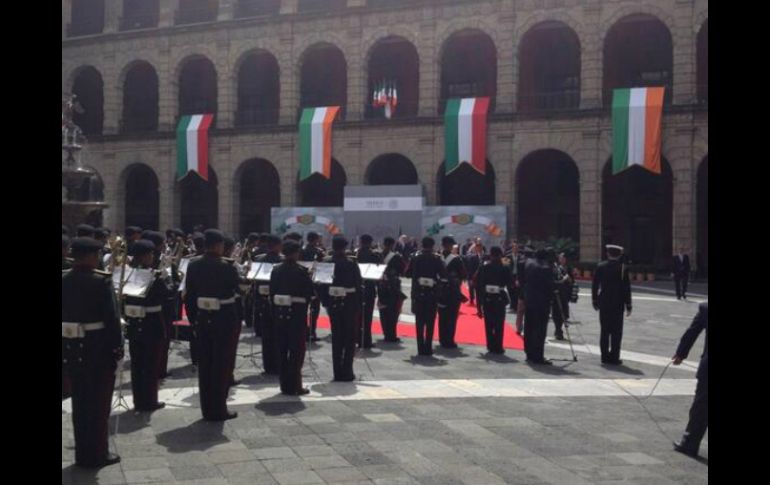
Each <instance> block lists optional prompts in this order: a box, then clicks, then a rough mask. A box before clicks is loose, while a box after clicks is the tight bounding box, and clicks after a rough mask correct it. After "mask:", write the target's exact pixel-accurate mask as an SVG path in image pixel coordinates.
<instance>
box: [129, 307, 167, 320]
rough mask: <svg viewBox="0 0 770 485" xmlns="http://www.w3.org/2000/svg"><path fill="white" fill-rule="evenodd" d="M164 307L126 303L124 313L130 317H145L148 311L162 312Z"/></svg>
mask: <svg viewBox="0 0 770 485" xmlns="http://www.w3.org/2000/svg"><path fill="white" fill-rule="evenodd" d="M161 310H162V307H161V306H160V305H156V306H141V305H126V306H125V307H124V308H123V313H125V314H126V317H128V318H144V317H145V316H147V314H148V313H160V312H161Z"/></svg>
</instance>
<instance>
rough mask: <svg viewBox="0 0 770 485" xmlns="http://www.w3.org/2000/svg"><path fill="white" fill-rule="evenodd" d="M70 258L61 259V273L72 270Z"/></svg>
mask: <svg viewBox="0 0 770 485" xmlns="http://www.w3.org/2000/svg"><path fill="white" fill-rule="evenodd" d="M72 264H73V263H72V258H61V269H62V271H65V270H68V269H72Z"/></svg>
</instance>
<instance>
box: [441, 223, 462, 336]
mask: <svg viewBox="0 0 770 485" xmlns="http://www.w3.org/2000/svg"><path fill="white" fill-rule="evenodd" d="M455 244H456V242H455V240H454V238H453V237H452V236H444V237H443V238H441V247H442V250H441V260H442V261H443V263H444V267H445V268H446V272H447V279H446V281H442V282H441V283H440V288H441V298H440V300H439V303H438V340H439V343H440V344H441V346H442V347H443V348H445V349H456V348H457V344H456V343H455V331H456V330H457V316H458V313H459V312H460V304H461V303H462V301H463V299H464V298H465V297H464V295H463V294H462V290H461V286H462V282H463V280H464V279H466V278H467V277H468V275H467V274H466V272H465V264H463V260H462V258H461V257H460V256H459V255H457V254H453V253H452V247H453V246H454V245H455Z"/></svg>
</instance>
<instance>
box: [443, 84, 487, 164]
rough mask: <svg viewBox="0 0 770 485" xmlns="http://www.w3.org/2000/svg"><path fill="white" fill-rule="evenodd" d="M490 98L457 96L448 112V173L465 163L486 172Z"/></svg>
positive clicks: (446, 119)
mask: <svg viewBox="0 0 770 485" xmlns="http://www.w3.org/2000/svg"><path fill="white" fill-rule="evenodd" d="M488 110H489V98H488V97H484V98H462V99H460V98H453V99H450V100H448V101H447V105H446V110H445V112H444V150H445V154H444V157H445V158H446V162H445V167H444V168H445V170H446V173H450V172H452V171H453V170H454V169H456V168H457V167H459V166H460V164H462V163H468V164H470V165H471V166H472V167H473V168H474V169H476V170H477V171H479V172H480V173H481V174H484V173H485V172H486V165H487V164H486V158H487V111H488Z"/></svg>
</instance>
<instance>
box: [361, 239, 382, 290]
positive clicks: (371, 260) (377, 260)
mask: <svg viewBox="0 0 770 485" xmlns="http://www.w3.org/2000/svg"><path fill="white" fill-rule="evenodd" d="M356 261H358V262H359V263H364V264H382V255H381V254H380V253H378V252H375V251H372V250H371V249H369V248H360V249H359V250H358V251H356ZM364 285H365V286H366V291H368V292H371V291H373V290H374V289H375V288H376V287H377V282H376V281H372V280H364Z"/></svg>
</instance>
